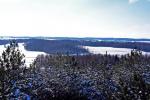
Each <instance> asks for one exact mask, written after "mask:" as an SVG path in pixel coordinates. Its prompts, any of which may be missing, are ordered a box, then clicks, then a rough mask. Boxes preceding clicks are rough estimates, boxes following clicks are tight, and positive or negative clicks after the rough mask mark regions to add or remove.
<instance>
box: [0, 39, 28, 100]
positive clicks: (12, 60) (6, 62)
mask: <svg viewBox="0 0 150 100" xmlns="http://www.w3.org/2000/svg"><path fill="white" fill-rule="evenodd" d="M5 48H6V50H4V51H3V53H2V56H1V57H0V98H2V99H3V100H5V99H6V98H8V97H9V96H10V94H11V92H12V91H13V86H14V84H16V82H17V81H19V80H20V79H22V77H23V69H24V67H25V64H24V63H25V60H24V55H23V54H22V53H21V51H20V50H19V48H18V44H17V43H16V42H15V41H11V42H10V44H9V45H6V46H5Z"/></svg>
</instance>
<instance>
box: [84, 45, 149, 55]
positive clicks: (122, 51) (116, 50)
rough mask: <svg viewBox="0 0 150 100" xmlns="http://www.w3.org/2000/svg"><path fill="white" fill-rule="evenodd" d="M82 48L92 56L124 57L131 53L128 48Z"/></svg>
mask: <svg viewBox="0 0 150 100" xmlns="http://www.w3.org/2000/svg"><path fill="white" fill-rule="evenodd" d="M82 48H85V49H87V50H88V51H89V52H90V53H93V54H106V51H107V54H110V55H125V54H128V53H130V52H131V50H132V49H128V48H113V47H92V46H82ZM142 53H143V54H150V52H144V51H142Z"/></svg>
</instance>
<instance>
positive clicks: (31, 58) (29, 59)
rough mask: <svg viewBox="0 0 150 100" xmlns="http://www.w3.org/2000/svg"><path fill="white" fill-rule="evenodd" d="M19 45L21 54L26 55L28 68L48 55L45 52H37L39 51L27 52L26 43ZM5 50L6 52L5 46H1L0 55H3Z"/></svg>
mask: <svg viewBox="0 0 150 100" xmlns="http://www.w3.org/2000/svg"><path fill="white" fill-rule="evenodd" d="M18 45H19V50H20V51H21V53H23V54H24V55H25V61H26V65H27V67H29V65H30V64H31V63H32V62H33V61H34V59H35V58H36V57H37V56H38V55H41V54H44V55H45V54H46V53H44V52H37V51H27V50H26V49H25V47H24V45H25V44H24V43H18ZM3 50H5V46H4V45H0V55H1V54H2V52H3Z"/></svg>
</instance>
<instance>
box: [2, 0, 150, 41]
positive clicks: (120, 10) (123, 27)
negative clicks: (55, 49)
mask: <svg viewBox="0 0 150 100" xmlns="http://www.w3.org/2000/svg"><path fill="white" fill-rule="evenodd" d="M0 35H1V36H67V37H121V38H124V37H127V38H150V0H0Z"/></svg>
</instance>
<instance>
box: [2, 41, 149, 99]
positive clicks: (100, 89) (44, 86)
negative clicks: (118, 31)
mask: <svg viewBox="0 0 150 100" xmlns="http://www.w3.org/2000/svg"><path fill="white" fill-rule="evenodd" d="M24 63H25V62H24V55H23V54H22V53H21V51H19V49H18V47H17V43H16V42H11V43H10V45H8V46H6V50H5V51H4V52H3V53H2V55H1V57H0V76H1V77H0V98H1V99H3V100H7V99H10V100H16V99H21V100H138V99H139V100H149V99H150V79H149V77H150V56H149V55H143V54H142V52H141V51H138V50H136V49H133V50H132V51H131V53H130V54H127V55H122V56H117V55H109V54H107V53H106V54H105V55H101V54H99V55H90V54H89V55H82V56H81V55H77V56H72V55H62V54H61V53H60V54H55V55H51V54H49V55H39V56H38V57H37V58H36V59H35V61H34V62H33V63H32V64H31V65H30V67H29V68H26V66H25V64H24Z"/></svg>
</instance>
